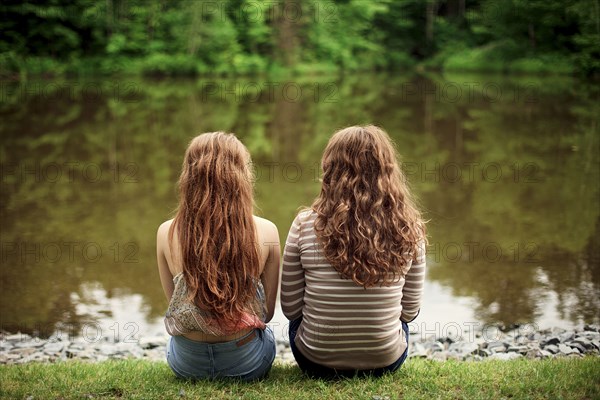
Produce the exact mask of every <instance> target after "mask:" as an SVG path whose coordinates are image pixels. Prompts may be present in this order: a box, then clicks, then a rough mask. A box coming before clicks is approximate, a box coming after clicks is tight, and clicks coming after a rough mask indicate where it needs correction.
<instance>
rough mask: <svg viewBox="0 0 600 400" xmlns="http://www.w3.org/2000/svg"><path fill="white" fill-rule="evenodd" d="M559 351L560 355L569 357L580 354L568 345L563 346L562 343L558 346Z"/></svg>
mask: <svg viewBox="0 0 600 400" xmlns="http://www.w3.org/2000/svg"><path fill="white" fill-rule="evenodd" d="M558 351H559V352H560V354H564V355H569V354H571V353H573V352H577V353H579V350H577V349H572V348H571V347H569V346H567V345H566V344H562V343H561V344H559V345H558Z"/></svg>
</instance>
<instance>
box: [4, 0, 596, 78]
mask: <svg viewBox="0 0 600 400" xmlns="http://www.w3.org/2000/svg"><path fill="white" fill-rule="evenodd" d="M0 15H1V17H0V18H1V19H0V29H1V31H2V38H1V39H0V71H2V73H3V74H4V75H9V76H19V75H20V76H21V77H24V76H25V75H26V74H28V73H29V74H53V75H56V74H62V73H72V74H92V73H93V74H96V73H103V74H111V73H145V74H161V75H165V74H167V75H169V74H208V73H210V74H254V73H263V72H270V73H272V72H277V71H280V70H283V69H293V70H294V71H296V72H327V71H333V70H358V69H360V70H373V69H383V68H385V69H393V70H398V69H404V68H407V67H411V66H414V65H415V64H421V65H422V66H423V67H427V68H443V69H448V70H479V71H482V70H484V71H505V72H506V71H508V72H524V73H527V72H548V73H575V72H578V73H582V74H587V75H591V74H597V73H598V72H599V71H600V2H599V0H401V1H394V0H369V1H366V0H304V1H299V0H265V1H258V0H194V1H190V0H172V1H171V0H170V1H166V0H161V1H146V0H106V1H94V0H69V1H67V0H45V1H40V2H35V3H34V2H28V1H25V2H22V1H19V0H7V1H3V2H2V5H0Z"/></svg>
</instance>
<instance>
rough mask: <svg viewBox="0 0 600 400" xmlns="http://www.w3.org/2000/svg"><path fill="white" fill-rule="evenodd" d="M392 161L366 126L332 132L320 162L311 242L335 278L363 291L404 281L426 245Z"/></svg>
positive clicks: (386, 141)
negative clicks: (317, 246) (318, 246)
mask: <svg viewBox="0 0 600 400" xmlns="http://www.w3.org/2000/svg"><path fill="white" fill-rule="evenodd" d="M397 158H398V157H397V153H396V150H395V148H394V145H393V144H392V141H391V140H390V138H389V136H388V134H387V133H386V132H385V131H383V130H382V129H381V128H379V127H377V126H373V125H367V126H351V127H348V128H345V129H342V130H340V131H338V132H336V133H335V134H334V135H333V136H332V137H331V139H330V140H329V143H328V144H327V147H326V148H325V152H324V154H323V159H322V162H321V167H322V169H323V176H322V185H321V193H320V194H319V196H318V197H317V198H316V199H315V201H314V202H313V204H312V209H313V210H314V211H315V212H316V214H317V217H316V219H315V232H316V235H317V240H318V241H319V243H320V244H321V245H322V247H323V250H324V254H325V257H326V259H327V261H328V262H329V263H330V264H331V266H332V267H333V268H335V270H336V271H338V272H339V274H340V276H341V277H342V278H346V279H352V280H353V281H354V282H356V283H357V284H358V285H361V286H364V287H365V288H367V287H371V286H374V285H376V284H380V285H382V286H383V285H389V284H391V283H393V282H394V281H396V280H399V279H401V278H402V277H404V276H405V275H406V273H407V272H408V269H409V268H410V265H411V262H412V261H414V260H415V258H416V257H417V254H418V249H419V246H422V245H423V243H426V236H425V235H426V232H425V231H426V230H425V223H424V221H423V220H422V218H421V214H420V213H419V211H418V209H417V207H416V206H415V203H414V201H413V199H412V196H411V194H410V191H409V189H408V186H407V182H406V179H405V177H404V174H403V173H402V171H401V170H400V167H399V165H398V160H397Z"/></svg>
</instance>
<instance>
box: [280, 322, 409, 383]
mask: <svg viewBox="0 0 600 400" xmlns="http://www.w3.org/2000/svg"><path fill="white" fill-rule="evenodd" d="M301 323H302V317H300V318H298V319H295V320H292V321H290V325H289V335H290V348H291V349H292V354H294V358H295V359H296V362H297V363H298V366H299V367H300V369H301V370H302V372H304V373H305V374H306V375H308V376H310V377H311V378H321V379H335V378H352V377H354V376H359V377H364V376H375V377H378V376H382V375H383V374H384V373H386V372H394V371H395V370H397V369H398V368H400V366H401V365H402V364H403V363H404V360H406V357H407V356H408V324H407V323H406V322H402V330H403V331H404V335H405V336H406V344H407V346H406V350H404V353H402V355H401V356H400V358H399V359H398V360H396V361H395V362H394V363H392V364H390V365H388V366H385V367H381V368H374V369H343V370H341V369H335V368H329V367H325V366H323V365H321V364H317V363H315V362H313V361H311V360H309V359H308V358H306V357H305V356H304V355H303V354H302V353H301V352H300V350H298V348H297V347H296V343H295V342H294V339H295V338H296V332H297V331H298V328H299V327H300V324H301Z"/></svg>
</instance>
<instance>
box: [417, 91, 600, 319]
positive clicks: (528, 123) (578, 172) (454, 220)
mask: <svg viewBox="0 0 600 400" xmlns="http://www.w3.org/2000/svg"><path fill="white" fill-rule="evenodd" d="M540 88H543V87H540ZM581 90H584V88H582V89H581ZM578 94H579V95H580V97H578V98H576V99H573V98H571V97H569V95H568V94H566V93H559V94H557V93H550V94H548V95H545V93H544V92H543V91H541V92H540V93H538V95H539V101H538V102H537V103H533V104H529V105H522V106H519V107H515V104H512V105H511V104H507V103H497V104H496V103H493V104H488V105H485V104H484V105H479V106H474V107H471V109H470V110H469V118H468V119H467V120H466V121H465V122H464V124H463V125H464V128H465V144H464V148H465V150H466V152H465V153H466V158H463V159H461V160H460V162H458V163H459V164H460V163H462V162H464V161H465V160H466V161H470V162H474V163H479V165H485V164H486V163H487V164H489V163H498V164H499V165H501V166H502V168H503V170H502V171H503V177H502V179H500V180H498V182H490V180H489V179H485V177H482V176H480V175H479V176H478V177H477V178H476V179H475V180H473V181H472V182H468V184H467V185H462V186H460V185H447V184H444V183H443V182H442V184H441V185H440V187H439V189H441V190H440V191H438V192H436V191H432V192H431V193H428V194H427V195H425V196H424V197H425V198H426V199H427V200H428V201H427V204H428V206H429V207H430V208H435V209H436V211H437V209H441V210H443V211H442V212H436V214H437V215H438V216H439V217H440V218H442V219H443V220H445V222H440V223H436V221H435V217H434V222H433V223H432V224H431V235H432V239H433V241H434V242H435V241H439V243H441V244H442V245H443V244H445V243H448V242H456V243H463V244H464V243H468V242H477V243H479V244H480V245H482V244H484V243H496V244H498V245H499V246H500V248H501V249H502V252H503V254H506V255H508V257H504V258H503V259H501V260H499V261H498V262H491V261H490V260H489V259H483V260H477V259H475V260H469V261H467V262H461V263H456V264H451V263H448V262H447V260H446V261H444V260H442V262H441V265H440V266H438V267H434V268H433V269H432V270H431V274H430V277H431V278H433V279H435V280H439V281H441V282H443V283H444V284H446V285H449V286H451V287H452V288H453V291H454V293H455V294H461V295H468V296H474V297H475V298H476V299H477V300H478V303H479V304H478V306H477V310H476V315H478V316H479V317H480V318H481V319H483V320H484V321H487V322H501V323H504V324H506V325H509V324H511V323H515V322H532V321H535V319H536V317H537V316H539V314H540V313H541V312H543V304H544V302H545V301H547V294H548V291H549V290H552V291H554V292H556V295H557V297H558V302H559V306H558V307H559V310H558V311H559V313H560V314H561V316H562V318H564V319H569V320H571V321H573V322H578V321H579V320H580V318H581V319H583V320H584V321H588V322H589V321H596V322H597V321H598V320H599V316H598V310H600V300H598V299H599V298H600V283H599V282H598V279H597V275H598V269H599V266H598V263H597V261H596V262H594V261H593V257H587V256H586V252H587V250H586V248H587V249H589V248H590V247H592V248H593V247H594V246H590V244H589V243H598V237H599V235H598V230H597V227H596V223H595V221H597V219H598V215H599V211H600V210H599V207H598V186H597V182H598V178H599V177H598V153H597V152H595V151H586V152H583V151H577V150H578V149H581V150H583V149H590V148H592V149H597V148H598V140H597V139H598V137H597V131H596V128H595V126H596V125H597V119H596V118H597V117H594V116H593V115H594V114H592V113H590V110H591V111H592V112H593V108H594V106H593V105H592V102H589V101H587V100H586V96H585V95H584V94H583V92H578ZM565 104H571V105H572V106H571V107H565ZM595 115H597V114H595ZM448 162H457V161H456V160H453V159H449V160H448ZM515 166H521V168H520V169H517V168H516V167H515ZM523 166H528V167H529V168H523ZM517 171H519V173H520V174H519V175H515V173H516V172H517ZM463 176H464V175H463ZM440 192H442V193H443V194H444V195H443V196H439V193H440ZM515 244H520V245H521V246H522V248H523V249H525V250H526V251H525V253H523V252H520V257H518V259H515V257H514V254H515ZM527 244H529V250H531V249H536V250H537V254H536V255H535V257H534V258H531V259H527V258H529V257H527V255H528V254H527V253H528V251H527V249H526V247H523V246H527ZM463 249H464V246H463ZM523 256H525V259H523ZM519 261H520V262H519ZM594 276H596V278H594ZM545 281H547V283H544V282H545Z"/></svg>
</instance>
